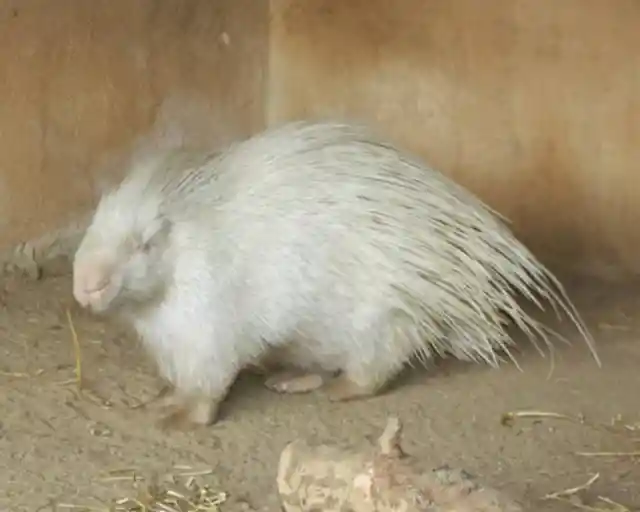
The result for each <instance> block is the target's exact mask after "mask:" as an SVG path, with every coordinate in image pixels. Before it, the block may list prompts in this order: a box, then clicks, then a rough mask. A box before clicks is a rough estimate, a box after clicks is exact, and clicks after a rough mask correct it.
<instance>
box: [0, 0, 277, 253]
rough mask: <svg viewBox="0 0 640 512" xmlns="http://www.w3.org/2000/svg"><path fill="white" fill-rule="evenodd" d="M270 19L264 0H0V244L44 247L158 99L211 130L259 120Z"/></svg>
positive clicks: (221, 132) (220, 132)
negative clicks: (183, 107)
mask: <svg viewBox="0 0 640 512" xmlns="http://www.w3.org/2000/svg"><path fill="white" fill-rule="evenodd" d="M267 23H268V2H267V1H260V0H55V1H52V0H2V1H1V2H0V75H1V78H0V98H2V101H0V249H5V250H6V249H7V248H12V247H14V246H15V245H16V244H19V243H21V242H25V241H32V242H33V241H34V239H35V240H36V241H35V242H34V243H35V245H36V246H37V247H36V248H37V249H38V250H51V247H49V245H51V244H54V243H57V242H60V240H58V238H59V237H58V236H57V235H56V234H52V232H53V231H54V230H56V229H58V228H60V227H63V226H66V225H67V223H69V222H71V221H74V220H75V219H77V218H78V214H79V213H82V212H84V211H86V210H87V209H88V208H89V207H90V206H92V204H93V201H94V198H95V185H96V180H99V179H101V176H100V172H107V171H101V170H100V169H108V167H103V166H102V163H101V162H102V161H103V160H104V159H105V158H108V157H109V155H110V154H111V152H113V151H120V150H121V149H122V148H123V147H125V146H126V145H127V144H130V143H131V142H132V141H133V140H134V139H135V138H136V137H139V136H141V135H142V134H144V133H145V132H146V131H147V130H149V128H150V127H151V126H152V124H153V123H154V122H155V120H156V117H157V113H158V111H159V109H160V108H162V109H163V110H162V111H163V112H164V115H165V117H167V116H169V117H170V116H171V115H174V114H176V113H180V112H182V109H181V106H185V105H186V107H187V109H186V110H184V111H183V112H182V113H181V115H182V116H183V117H184V116H188V115H191V114H194V113H197V114H198V115H199V117H198V118H197V119H195V118H194V119H190V120H183V121H186V122H187V123H191V127H190V128H189V129H190V130H192V131H193V132H194V133H198V134H199V135H203V136H207V137H210V138H212V139H214V140H220V141H223V140H226V139H228V138H234V137H240V136H244V135H248V134H249V133H251V132H253V131H255V130H257V129H259V128H261V127H262V123H263V119H264V115H263V97H262V95H263V91H264V87H263V76H264V71H265V69H264V66H265V65H266V62H267V59H266V55H267V54H266V52H267V47H266V46H267V45H266V42H267ZM185 102H186V103H185ZM165 105H168V106H169V107H170V108H164V106H165ZM192 117H193V116H192ZM194 120H195V123H194V122H193V121H194ZM46 234H49V235H51V236H49V237H48V238H47V237H45V238H44V239H39V242H38V241H37V239H38V238H39V237H41V236H42V235H46ZM38 244H39V245H38ZM32 245H33V244H32ZM24 249H25V247H24V246H23V245H21V246H19V247H18V252H20V251H21V250H22V251H23V252H24ZM32 249H33V247H32Z"/></svg>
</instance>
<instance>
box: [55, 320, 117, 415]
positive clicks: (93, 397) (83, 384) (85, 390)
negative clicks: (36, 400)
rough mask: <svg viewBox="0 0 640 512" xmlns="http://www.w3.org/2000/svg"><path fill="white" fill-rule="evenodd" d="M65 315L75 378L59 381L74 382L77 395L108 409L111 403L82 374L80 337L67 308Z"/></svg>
mask: <svg viewBox="0 0 640 512" xmlns="http://www.w3.org/2000/svg"><path fill="white" fill-rule="evenodd" d="M66 315H67V324H68V325H69V331H70V333H71V341H72V343H73V354H74V361H75V364H74V374H75V379H71V380H66V381H63V382H61V383H60V384H62V385H67V384H75V387H76V394H77V396H78V397H84V398H87V399H89V400H90V401H91V402H93V403H95V404H97V405H99V406H101V407H103V408H106V409H109V408H111V407H112V404H111V402H110V401H109V400H107V399H105V398H103V397H101V396H100V395H99V394H98V393H97V392H96V391H95V390H94V389H92V386H91V385H90V383H89V381H88V380H87V378H86V377H85V376H84V373H83V370H82V351H81V349H80V337H79V336H78V332H77V331H76V328H75V325H74V323H73V319H72V318H71V312H70V311H69V309H68V308H67V309H66Z"/></svg>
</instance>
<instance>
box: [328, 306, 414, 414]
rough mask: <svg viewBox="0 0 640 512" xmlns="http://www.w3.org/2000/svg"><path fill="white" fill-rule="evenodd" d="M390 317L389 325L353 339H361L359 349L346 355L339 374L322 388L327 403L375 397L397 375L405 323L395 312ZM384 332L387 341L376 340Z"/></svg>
mask: <svg viewBox="0 0 640 512" xmlns="http://www.w3.org/2000/svg"><path fill="white" fill-rule="evenodd" d="M389 318H390V323H389V324H387V325H386V326H384V325H383V326H382V327H380V326H377V327H376V328H373V329H372V330H371V332H361V333H358V335H357V336H354V339H358V338H360V339H361V340H362V343H360V347H362V350H357V351H353V352H351V353H349V355H348V359H347V360H346V361H345V365H344V368H343V370H342V372H341V374H340V375H339V376H338V377H336V378H334V379H333V380H331V381H329V382H327V383H326V385H325V386H324V392H325V394H326V395H327V397H328V398H329V400H331V401H332V402H344V401H349V400H358V399H363V398H369V397H372V396H374V395H378V394H380V393H381V392H382V391H383V390H384V389H385V388H386V387H387V385H388V383H389V382H390V381H391V380H392V379H393V378H394V377H395V376H396V375H397V374H398V373H399V372H400V370H401V369H402V367H403V366H404V364H403V363H404V361H403V360H404V357H403V355H404V354H403V352H404V351H403V350H402V349H401V347H404V346H407V344H406V343H404V342H405V341H406V338H405V336H404V335H403V331H404V328H406V325H407V320H406V318H404V317H403V316H402V315H398V314H397V313H396V312H393V313H392V314H391V315H390V317H389ZM385 327H386V329H385ZM384 332H387V333H388V335H387V336H388V337H387V338H378V339H376V337H379V336H385V334H383V333H384ZM369 340H372V342H369ZM385 347H393V349H392V350H388V349H387V348H385Z"/></svg>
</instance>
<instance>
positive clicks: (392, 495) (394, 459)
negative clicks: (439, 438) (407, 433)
mask: <svg viewBox="0 0 640 512" xmlns="http://www.w3.org/2000/svg"><path fill="white" fill-rule="evenodd" d="M400 432H401V425H400V422H399V420H398V419H397V418H391V419H389V421H388V423H387V427H386V429H385V431H384V432H383V434H382V436H381V437H380V438H379V440H378V446H377V447H374V448H370V449H368V450H356V449H354V448H339V447H337V446H333V445H311V444H309V443H307V442H305V441H301V440H297V441H294V442H292V443H290V444H289V445H287V446H286V447H285V449H284V450H283V451H282V454H281V456H280V462H279V465H278V477H277V484H278V493H279V495H280V499H281V501H282V507H283V509H284V510H285V511H286V512H305V511H313V510H322V511H323V512H333V511H335V512H338V511H344V510H349V511H353V512H372V511H377V512H401V511H402V512H524V508H523V506H522V505H521V504H520V503H518V502H517V501H515V500H513V499H512V498H510V497H509V496H507V495H505V494H504V493H502V492H500V491H497V490H495V489H491V488H489V487H486V486H483V485H482V484H480V483H479V482H478V481H477V480H476V479H475V478H474V477H473V476H471V475H469V474H468V473H467V472H466V471H464V470H461V469H454V468H449V467H440V468H437V469H430V470H429V469H426V470H425V469H422V468H421V467H420V465H419V464H418V462H417V461H416V460H415V459H414V458H412V457H410V456H407V455H406V454H405V453H404V452H403V451H402V447H401V446H400Z"/></svg>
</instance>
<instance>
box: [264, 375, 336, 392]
mask: <svg viewBox="0 0 640 512" xmlns="http://www.w3.org/2000/svg"><path fill="white" fill-rule="evenodd" d="M327 378H328V377H327V376H326V375H323V374H321V373H312V372H296V371H293V370H288V371H281V372H278V373H274V374H273V375H271V376H270V377H269V378H267V380H266V381H265V383H264V385H265V386H266V387H267V388H268V389H270V390H271V391H275V392H277V393H287V394H300V393H310V392H311V391H315V390H317V389H319V388H321V387H322V386H323V385H324V384H325V382H326V381H327Z"/></svg>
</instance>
